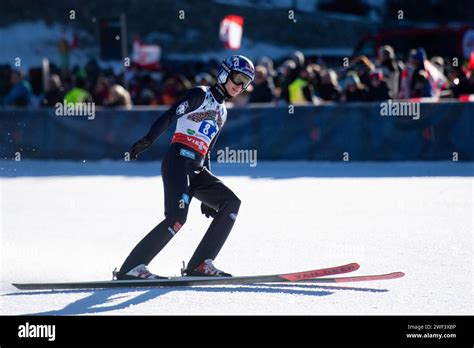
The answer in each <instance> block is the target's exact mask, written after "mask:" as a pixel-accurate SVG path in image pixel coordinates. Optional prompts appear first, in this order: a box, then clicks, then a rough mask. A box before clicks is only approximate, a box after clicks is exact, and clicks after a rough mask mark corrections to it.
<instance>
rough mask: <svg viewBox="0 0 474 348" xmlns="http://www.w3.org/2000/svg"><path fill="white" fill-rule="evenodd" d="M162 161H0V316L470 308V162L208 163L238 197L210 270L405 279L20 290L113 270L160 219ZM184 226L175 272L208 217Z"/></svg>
mask: <svg viewBox="0 0 474 348" xmlns="http://www.w3.org/2000/svg"><path fill="white" fill-rule="evenodd" d="M159 165H160V164H159V162H147V163H140V162H138V163H119V162H113V161H104V162H76V163H75V162H47V161H44V162H41V161H21V162H14V161H0V167H1V170H0V175H1V176H2V177H1V178H0V193H1V200H0V205H1V206H0V225H1V233H0V238H1V239H0V242H1V246H2V247H1V257H0V262H1V265H0V266H1V267H0V271H1V295H0V308H1V309H0V314H2V315H24V314H32V315H41V314H46V315H87V314H92V315H100V314H106V315H138V314H143V315H148V314H153V315H158V314H167V315H185V314H203V315H214V314H216V315H217V314H222V315H226V314H235V315H238V314H265V315H295V314H297V315H300V314H301V315H303V314H304V315H367V314H370V315H399V314H400V315H401V314H403V315H434V314H443V315H448V314H449V315H451V314H452V315H454V314H457V315H459V314H471V315H472V314H473V312H474V310H473V286H472V285H473V272H472V269H473V229H472V226H473V205H472V201H473V188H472V186H473V176H472V173H473V172H474V171H473V165H472V164H465V163H443V162H439V163H398V164H397V163H395V164H394V163H318V162H264V161H260V162H258V165H257V166H256V167H253V168H252V167H250V166H248V165H245V164H239V165H237V164H215V165H214V166H213V170H214V172H215V173H216V175H218V176H221V177H222V179H223V181H224V182H225V183H226V184H227V185H228V186H229V187H230V188H231V189H232V190H233V191H234V192H235V193H236V194H237V195H238V196H239V197H240V199H241V200H242V206H241V210H240V212H239V216H238V219H237V222H236V224H235V226H234V230H233V231H232V233H231V234H230V236H229V239H228V240H227V243H226V244H225V246H224V248H223V249H222V251H221V253H220V254H219V256H218V257H217V259H216V261H215V263H216V265H217V267H219V268H221V269H223V270H225V271H229V272H231V273H233V274H235V275H258V274H274V273H281V272H292V271H303V270H309V269H314V268H321V267H330V266H335V265H341V264H346V263H350V262H358V263H359V264H360V265H361V267H360V269H359V270H358V271H356V272H354V273H352V274H353V275H364V274H374V273H375V274H378V273H390V272H394V271H402V272H405V273H406V275H405V277H404V278H400V279H395V280H388V281H373V282H360V283H346V284H343V283H339V284H334V285H333V284H311V283H304V284H297V283H295V284H289V283H286V284H283V283H282V284H267V285H245V286H195V287H182V288H178V287H171V288H140V289H131V288H125V289H108V290H104V289H98V290H58V291H53V290H44V291H20V290H17V289H15V288H14V287H13V286H12V285H11V283H14V282H67V281H71V282H77V281H87V280H108V279H111V276H112V270H113V269H114V268H115V267H119V266H120V265H121V263H122V262H123V260H124V258H125V257H126V256H127V255H128V253H129V252H130V251H131V249H132V248H133V246H134V245H135V243H137V242H138V241H139V240H140V239H141V238H142V237H143V236H145V234H146V233H148V232H149V231H150V230H151V229H152V228H153V227H154V226H155V225H156V224H158V223H159V222H160V221H161V220H162V218H163V187H162V181H161V177H160V169H159V168H160V167H159ZM198 203H199V202H198V201H197V200H193V201H192V202H191V207H190V212H189V216H188V220H187V223H186V224H185V225H184V227H183V228H182V229H181V230H180V231H179V233H178V234H177V235H176V236H175V237H174V239H173V240H172V241H171V242H170V244H168V246H167V247H166V248H165V249H164V250H163V251H162V252H161V253H160V254H159V255H158V256H157V257H156V258H155V259H154V260H153V261H152V263H151V264H150V269H151V270H152V271H154V272H155V273H158V274H161V275H169V276H171V275H178V274H179V272H180V267H181V262H182V261H183V260H184V261H188V259H189V257H190V256H191V255H192V253H193V251H194V248H195V247H196V246H197V244H198V243H199V241H200V239H201V238H202V236H203V234H204V232H205V230H206V228H207V226H208V225H209V223H210V220H208V219H206V218H205V217H204V216H203V215H201V213H200V209H199V204H198Z"/></svg>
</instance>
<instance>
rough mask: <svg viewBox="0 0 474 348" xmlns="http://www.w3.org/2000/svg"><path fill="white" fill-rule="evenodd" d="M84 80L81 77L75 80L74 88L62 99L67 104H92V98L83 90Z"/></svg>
mask: <svg viewBox="0 0 474 348" xmlns="http://www.w3.org/2000/svg"><path fill="white" fill-rule="evenodd" d="M85 85H86V80H85V79H84V78H83V77H77V78H76V86H75V87H74V88H73V89H71V90H70V91H69V92H67V93H66V95H65V96H64V99H65V100H66V102H67V103H73V104H76V103H86V102H92V96H91V95H90V93H89V92H88V91H87V90H86V89H85Z"/></svg>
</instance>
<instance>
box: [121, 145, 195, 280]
mask: <svg viewBox="0 0 474 348" xmlns="http://www.w3.org/2000/svg"><path fill="white" fill-rule="evenodd" d="M188 171H189V163H188V161H186V160H185V159H183V158H182V157H180V156H179V154H178V155H176V153H175V152H174V151H169V152H168V154H167V155H166V157H165V158H164V159H163V163H162V167H161V173H162V178H163V187H164V193H165V217H166V218H165V219H164V220H163V221H162V222H161V223H159V224H158V225H157V226H156V227H155V228H153V229H152V230H151V232H150V233H148V234H147V235H146V236H145V238H143V239H142V240H141V241H140V242H139V243H138V244H137V246H136V247H135V248H134V249H133V250H132V252H131V253H130V255H129V256H128V257H127V259H126V260H125V262H124V264H123V265H122V267H121V268H120V273H122V274H124V273H127V272H128V271H129V270H131V269H132V268H134V267H135V266H137V265H140V264H145V265H148V264H149V263H150V262H151V260H152V259H153V258H154V257H155V256H156V255H157V254H158V253H159V252H160V251H161V250H162V249H163V248H164V247H165V246H166V244H168V242H169V241H170V240H171V239H172V238H173V236H174V235H175V234H176V233H177V232H178V231H179V230H180V228H181V227H182V226H183V225H184V223H185V222H186V217H187V215H188V208H189V203H190V201H191V195H190V194H189V185H188V183H189V179H188Z"/></svg>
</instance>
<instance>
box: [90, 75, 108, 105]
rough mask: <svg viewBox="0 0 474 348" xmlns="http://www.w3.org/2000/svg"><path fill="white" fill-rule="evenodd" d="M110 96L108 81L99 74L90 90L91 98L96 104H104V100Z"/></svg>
mask: <svg viewBox="0 0 474 348" xmlns="http://www.w3.org/2000/svg"><path fill="white" fill-rule="evenodd" d="M109 96H110V82H109V79H107V78H106V77H104V76H100V77H99V78H98V79H97V82H96V83H95V86H94V89H93V91H92V99H93V100H94V103H96V104H97V105H105V101H106V100H107V99H109Z"/></svg>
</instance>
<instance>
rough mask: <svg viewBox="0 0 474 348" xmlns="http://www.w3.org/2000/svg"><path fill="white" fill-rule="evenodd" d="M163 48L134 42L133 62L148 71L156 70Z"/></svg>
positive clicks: (137, 41) (136, 40) (138, 41)
mask: <svg viewBox="0 0 474 348" xmlns="http://www.w3.org/2000/svg"><path fill="white" fill-rule="evenodd" d="M160 58H161V47H160V46H158V45H145V44H143V43H141V42H140V40H138V39H135V40H134V41H133V55H132V62H133V63H135V64H136V65H138V66H140V67H142V68H144V69H147V70H156V69H157V68H158V66H159V64H160Z"/></svg>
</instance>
